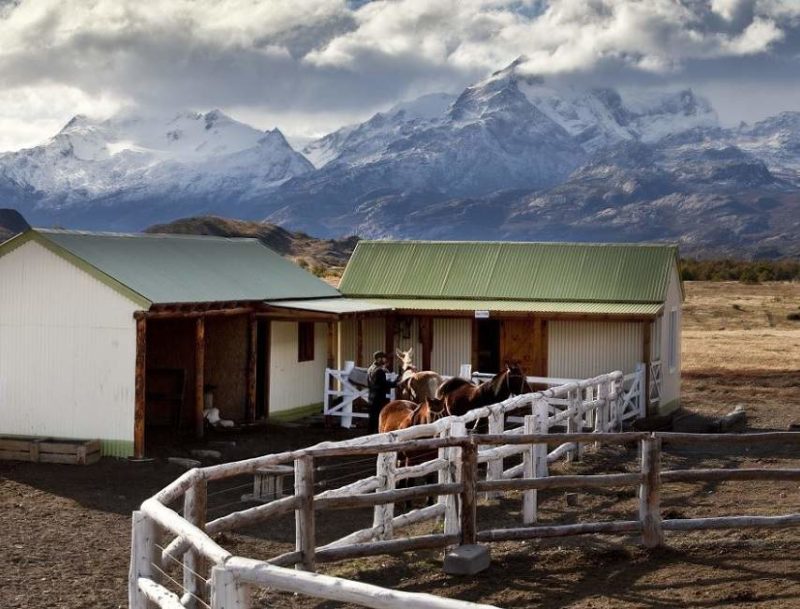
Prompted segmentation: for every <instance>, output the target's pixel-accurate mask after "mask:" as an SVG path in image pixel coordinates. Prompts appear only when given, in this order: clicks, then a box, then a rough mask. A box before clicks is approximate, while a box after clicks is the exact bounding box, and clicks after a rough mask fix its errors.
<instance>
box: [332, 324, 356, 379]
mask: <svg viewBox="0 0 800 609" xmlns="http://www.w3.org/2000/svg"><path fill="white" fill-rule="evenodd" d="M356 332H357V330H356V320H355V319H343V320H342V321H340V322H339V355H338V356H337V359H338V360H339V364H338V365H339V369H343V368H344V363H345V362H355V361H356V359H357V358H356V349H357V346H356V345H357V344H358V342H357V341H358V337H357V334H356Z"/></svg>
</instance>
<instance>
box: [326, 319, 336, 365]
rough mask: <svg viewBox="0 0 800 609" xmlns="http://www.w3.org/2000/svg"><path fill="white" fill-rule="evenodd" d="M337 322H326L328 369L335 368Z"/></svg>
mask: <svg viewBox="0 0 800 609" xmlns="http://www.w3.org/2000/svg"><path fill="white" fill-rule="evenodd" d="M337 323H338V322H335V321H329V322H328V361H327V366H328V368H334V367H335V366H336V326H337Z"/></svg>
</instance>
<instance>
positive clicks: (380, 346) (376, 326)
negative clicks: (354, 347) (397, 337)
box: [362, 317, 386, 366]
mask: <svg viewBox="0 0 800 609" xmlns="http://www.w3.org/2000/svg"><path fill="white" fill-rule="evenodd" d="M362 323H363V324H364V328H363V333H364V335H363V341H364V352H363V353H362V358H363V362H364V365H365V366H368V365H369V364H371V363H372V354H373V353H375V352H376V351H384V350H385V349H386V323H385V322H384V320H383V319H381V318H377V317H372V318H367V319H365V320H364V321H363V322H362Z"/></svg>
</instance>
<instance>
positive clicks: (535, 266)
mask: <svg viewBox="0 0 800 609" xmlns="http://www.w3.org/2000/svg"><path fill="white" fill-rule="evenodd" d="M339 290H340V292H341V293H342V294H343V295H344V296H345V297H347V298H348V299H354V300H358V301H360V302H363V303H365V304H370V305H374V306H376V307H382V308H384V309H385V311H387V313H384V314H383V317H382V318H376V317H374V316H372V317H364V318H363V319H362V320H361V321H357V320H348V321H345V322H343V331H342V338H341V341H340V343H341V344H340V346H339V352H340V354H341V357H342V358H343V359H353V360H355V361H359V362H363V361H365V359H366V357H365V354H368V353H371V352H372V351H373V350H374V349H375V348H378V347H380V348H383V349H386V350H391V351H393V350H394V348H403V349H408V348H411V347H413V348H414V349H415V352H416V353H419V354H420V358H421V361H420V362H419V363H420V364H421V365H422V367H424V368H426V369H433V370H437V371H439V372H441V373H443V374H448V375H455V374H459V371H460V370H461V369H462V365H464V364H469V365H471V367H472V369H473V370H474V371H479V372H488V373H491V372H497V371H498V370H499V369H500V367H501V366H502V364H503V362H504V361H507V360H517V361H520V362H521V363H522V365H523V367H524V369H525V370H526V371H527V372H528V373H529V374H530V375H532V376H536V377H548V378H552V379H577V378H588V377H591V376H594V375H596V374H601V373H604V372H610V371H612V370H622V371H623V372H626V373H632V372H634V371H635V370H636V369H637V367H645V369H646V370H647V375H646V377H647V380H646V384H647V385H648V387H647V388H646V391H648V392H649V393H650V396H651V399H650V406H651V409H653V410H655V409H658V410H660V411H661V412H668V411H670V410H672V409H674V408H675V407H677V405H678V404H679V400H680V321H681V305H682V302H683V288H682V285H681V281H680V274H679V270H678V249H677V247H676V246H674V245H660V244H611V243H608V244H606V243H512V242H466V241H465V242H439V241H362V242H360V243H359V244H358V246H357V247H356V249H355V252H354V253H353V256H352V257H351V259H350V262H349V263H348V265H347V268H346V269H345V272H344V275H343V277H342V280H341V283H340V285H339ZM359 346H360V348H359Z"/></svg>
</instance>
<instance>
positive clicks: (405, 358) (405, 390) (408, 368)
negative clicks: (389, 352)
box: [397, 347, 442, 404]
mask: <svg viewBox="0 0 800 609" xmlns="http://www.w3.org/2000/svg"><path fill="white" fill-rule="evenodd" d="M412 351H414V349H413V347H412V348H411V349H409V350H408V351H401V350H400V349H397V355H398V357H399V358H400V362H401V364H402V367H401V369H400V370H401V372H400V381H399V382H398V383H397V388H398V390H399V391H398V394H397V395H398V396H399V398H400V399H402V400H409V401H411V402H416V403H417V404H422V403H424V402H425V401H426V400H428V399H429V398H435V397H436V390H437V388H438V387H439V385H441V384H442V377H441V376H440V375H439V374H438V373H436V372H434V371H433V370H422V371H419V370H417V367H416V366H414V364H413V363H412V359H411V353H412Z"/></svg>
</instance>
